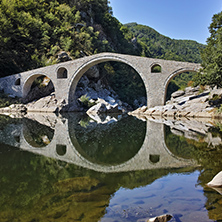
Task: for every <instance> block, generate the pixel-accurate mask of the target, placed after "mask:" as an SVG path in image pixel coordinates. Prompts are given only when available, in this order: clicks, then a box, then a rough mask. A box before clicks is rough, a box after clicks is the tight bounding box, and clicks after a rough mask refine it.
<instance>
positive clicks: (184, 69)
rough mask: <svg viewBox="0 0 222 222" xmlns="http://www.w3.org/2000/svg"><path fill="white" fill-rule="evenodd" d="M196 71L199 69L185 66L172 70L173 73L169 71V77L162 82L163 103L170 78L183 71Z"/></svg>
mask: <svg viewBox="0 0 222 222" xmlns="http://www.w3.org/2000/svg"><path fill="white" fill-rule="evenodd" d="M198 71H199V69H194V68H191V67H185V68H181V69H178V70H176V71H174V72H173V73H171V74H170V75H169V77H168V78H167V79H166V80H165V82H164V104H166V97H167V88H168V85H169V83H170V81H171V79H173V78H174V77H175V76H177V75H179V74H181V73H184V72H198Z"/></svg>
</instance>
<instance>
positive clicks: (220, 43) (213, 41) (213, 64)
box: [194, 12, 222, 87]
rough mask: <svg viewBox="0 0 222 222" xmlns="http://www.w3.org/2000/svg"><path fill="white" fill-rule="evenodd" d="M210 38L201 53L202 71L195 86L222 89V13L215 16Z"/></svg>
mask: <svg viewBox="0 0 222 222" xmlns="http://www.w3.org/2000/svg"><path fill="white" fill-rule="evenodd" d="M209 32H210V37H209V38H208V39H207V46H206V48H204V49H203V50H202V52H201V57H202V67H203V68H202V69H201V70H200V72H199V73H198V74H197V75H196V76H195V79H194V80H195V84H196V85H198V84H201V85H211V86H218V87H222V12H220V13H218V14H215V15H214V16H213V18H212V23H211V24H210V27H209Z"/></svg>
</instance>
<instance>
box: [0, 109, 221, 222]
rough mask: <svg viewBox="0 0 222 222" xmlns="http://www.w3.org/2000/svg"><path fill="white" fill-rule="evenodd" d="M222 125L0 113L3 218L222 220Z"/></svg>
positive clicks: (0, 214) (106, 221) (114, 221)
mask: <svg viewBox="0 0 222 222" xmlns="http://www.w3.org/2000/svg"><path fill="white" fill-rule="evenodd" d="M221 130H222V124H221V123H220V122H214V121H213V120H181V121H180V120H173V119H172V120H161V119H152V118H151V119H149V120H146V121H144V120H140V119H137V118H136V117H133V116H127V115H116V116H112V117H110V116H100V117H95V118H94V119H92V118H89V117H88V116H86V115H83V114H72V115H71V114H66V115H54V114H41V115H40V114H35V113H30V114H28V115H27V116H26V118H10V117H6V116H1V117H0V144H1V145H0V209H1V210H0V221H1V222H2V221H4V222H6V221H12V222H14V221H16V222H18V221H22V222H23V221H25V222H26V221H27V222H38V221H39V222H41V221H64V222H67V221H84V222H88V221H89V222H92V221H102V222H131V221H132V222H135V221H138V222H143V221H147V220H148V219H149V218H151V217H155V216H159V215H162V214H171V215H172V216H173V218H172V219H171V220H170V221H177V222H180V221H181V222H191V221H195V222H205V221H222V195H221V193H222V191H221V190H220V189H212V188H210V187H208V186H206V183H208V182H209V181H210V180H211V179H212V178H213V177H214V176H215V175H216V174H217V173H218V172H220V171H221V169H222V152H221V151H222V131H221Z"/></svg>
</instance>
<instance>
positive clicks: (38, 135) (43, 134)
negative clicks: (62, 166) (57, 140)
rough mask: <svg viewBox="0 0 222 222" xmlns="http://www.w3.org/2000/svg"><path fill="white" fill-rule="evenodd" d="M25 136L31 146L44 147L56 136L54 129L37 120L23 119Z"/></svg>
mask: <svg viewBox="0 0 222 222" xmlns="http://www.w3.org/2000/svg"><path fill="white" fill-rule="evenodd" d="M23 136H24V139H25V140H26V142H27V143H28V144H29V145H30V146H32V147H35V148H42V147H46V146H48V145H49V144H50V142H51V141H52V139H53V136H54V130H53V129H52V128H50V127H48V126H46V125H42V124H40V123H38V122H37V121H32V120H29V119H23Z"/></svg>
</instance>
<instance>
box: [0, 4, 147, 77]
mask: <svg viewBox="0 0 222 222" xmlns="http://www.w3.org/2000/svg"><path fill="white" fill-rule="evenodd" d="M132 38H133V34H132V33H131V32H130V31H129V29H128V28H127V27H125V26H123V25H122V24H121V23H120V22H119V21H118V20H117V19H116V18H115V17H113V16H112V10H111V8H110V7H109V5H108V1H107V0H80V1H76V0H53V1H48V0H41V1H37V0H26V1H24V0H11V1H7V0H2V1H0V46H1V52H0V69H1V76H6V75H9V74H14V73H18V72H21V71H25V70H29V69H33V68H37V67H41V66H46V65H51V64H54V63H57V62H58V59H57V56H58V53H59V52H61V51H66V52H68V53H69V55H70V56H71V57H72V58H79V57H82V56H85V55H91V54H95V53H99V52H104V51H112V52H119V53H127V54H134V55H142V54H143V55H147V50H146V46H145V45H141V46H140V45H139V46H138V47H137V48H135V47H134V45H133V44H132V43H131V39H132Z"/></svg>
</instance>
